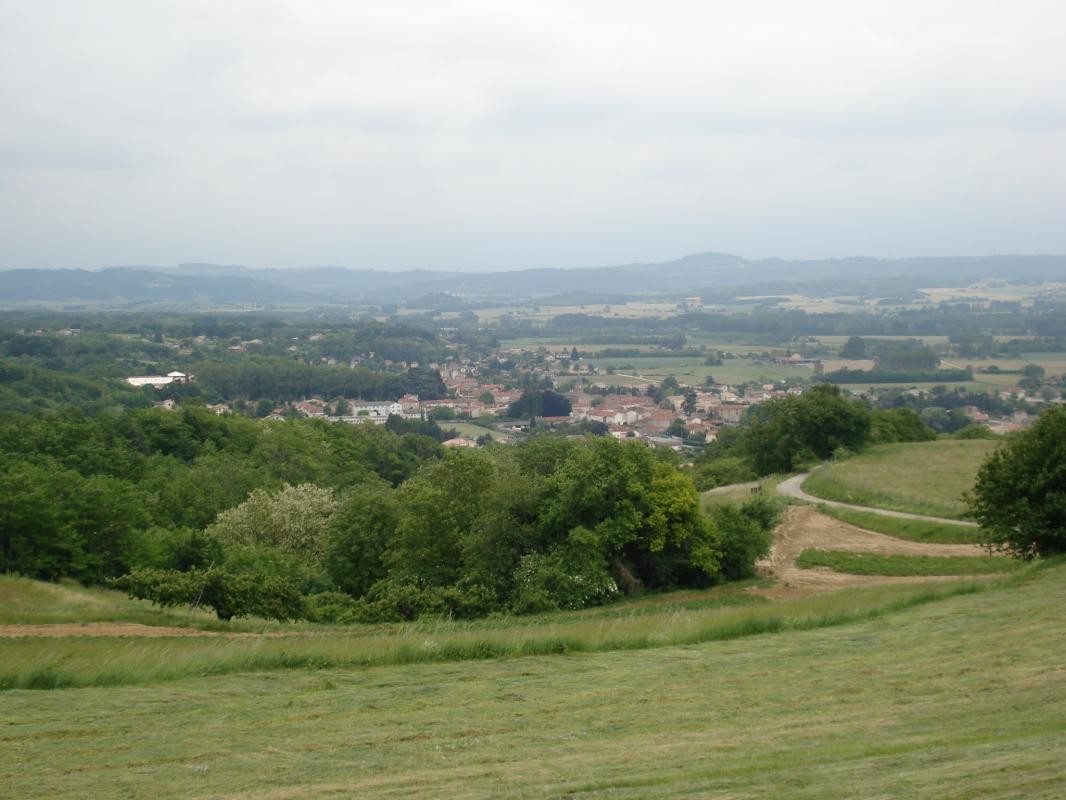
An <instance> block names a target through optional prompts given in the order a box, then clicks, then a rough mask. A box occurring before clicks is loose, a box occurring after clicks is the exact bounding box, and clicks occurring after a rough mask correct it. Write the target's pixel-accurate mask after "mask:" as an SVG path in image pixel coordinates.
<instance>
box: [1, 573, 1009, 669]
mask: <svg viewBox="0 0 1066 800" xmlns="http://www.w3.org/2000/svg"><path fill="white" fill-rule="evenodd" d="M1019 579H1020V578H1019V577H1018V576H1012V577H1008V578H998V579H990V580H985V581H984V582H980V581H972V582H953V583H949V584H931V585H924V586H920V587H918V586H888V587H868V588H862V589H851V590H846V591H842V592H836V593H832V594H826V595H818V596H813V597H808V598H804V599H798V600H789V601H780V602H775V603H759V604H756V605H746V606H740V607H736V606H724V607H716V608H705V609H695V610H688V609H673V610H668V611H665V612H659V613H645V612H643V611H641V610H639V609H638V611H637V613H634V614H629V615H618V616H593V617H591V618H582V617H577V618H574V619H569V620H558V621H553V620H552V619H551V618H550V617H545V618H542V620H541V623H540V624H537V625H527V624H517V625H516V624H512V623H511V621H509V620H500V621H497V622H496V627H488V625H487V624H486V623H484V622H483V623H480V624H476V625H471V624H467V623H462V622H452V621H440V622H436V623H432V624H430V623H416V624H412V625H409V626H395V627H392V628H389V629H385V630H380V631H376V632H375V631H374V630H373V629H369V630H368V629H357V630H355V631H351V632H347V631H343V630H334V631H331V632H329V633H328V634H322V635H307V634H303V635H301V634H295V635H289V636H269V635H261V636H257V635H242V636H219V637H185V638H164V639H137V638H126V639H119V638H77V637H71V638H66V639H45V638H32V637H26V638H19V639H8V640H6V641H5V642H4V643H3V644H2V647H3V651H4V658H3V660H2V663H0V689H2V690H10V689H60V688H68V687H80V686H117V685H127V684H144V683H154V682H158V681H167V680H174V679H177V678H183V677H188V676H198V675H220V674H225V673H233V672H251V671H264V670H282V669H321V668H326V667H369V666H376V665H391V664H414V663H422V662H443V661H468V660H481V659H494V658H510V657H519V656H533V655H550V654H566V653H593V652H600V651H611V650H636V649H644V648H656V647H664V646H673V645H688V644H697V643H700V642H710V641H721V640H728V639H736V638H739V637H744V636H754V635H759V634H765V633H773V632H777V631H785V630H807V629H811V628H819V627H825V626H830V625H838V624H842V623H845V622H853V621H858V620H865V619H871V618H874V617H878V616H881V615H884V614H887V613H891V612H894V611H898V610H900V609H903V608H910V607H912V606H915V605H921V604H924V603H928V602H932V601H935V600H939V599H942V598H946V597H951V596H955V595H959V594H965V593H970V592H976V591H983V590H987V589H989V588H992V587H1004V586H1008V585H1011V583H1012V582H1016V581H1018V580H1019Z"/></svg>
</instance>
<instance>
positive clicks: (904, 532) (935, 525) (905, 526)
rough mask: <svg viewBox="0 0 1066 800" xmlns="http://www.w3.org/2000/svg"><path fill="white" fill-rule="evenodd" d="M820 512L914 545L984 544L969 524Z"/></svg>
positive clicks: (828, 509)
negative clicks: (918, 543) (916, 543)
mask: <svg viewBox="0 0 1066 800" xmlns="http://www.w3.org/2000/svg"><path fill="white" fill-rule="evenodd" d="M818 510H819V511H820V512H821V513H823V514H825V515H826V516H829V517H833V518H834V519H838V520H840V521H841V522H846V523H848V524H849V525H854V526H855V527H857V528H862V529H864V530H868V531H874V532H875V533H883V534H885V535H887V536H894V537H896V538H897V539H907V540H909V541H912V542H925V543H927V544H981V543H982V542H983V539H982V533H981V530H980V529H979V528H973V527H970V526H968V525H956V524H954V523H951V522H928V521H926V520H921V519H901V518H900V517H889V516H886V515H884V514H878V513H876V512H873V511H855V510H853V509H850V508H834V507H833V506H825V505H823V506H819V507H818Z"/></svg>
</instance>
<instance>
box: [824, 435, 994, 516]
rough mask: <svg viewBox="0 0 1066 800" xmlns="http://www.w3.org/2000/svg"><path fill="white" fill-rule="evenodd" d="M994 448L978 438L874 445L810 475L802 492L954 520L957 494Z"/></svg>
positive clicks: (959, 504)
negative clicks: (859, 453)
mask: <svg viewBox="0 0 1066 800" xmlns="http://www.w3.org/2000/svg"><path fill="white" fill-rule="evenodd" d="M996 445H997V443H996V442H995V441H989V440H984V439H973V440H952V439H941V440H939V441H935V442H915V443H908V444H886V445H879V446H877V447H871V448H870V449H869V450H867V451H865V452H864V453H862V454H861V455H858V456H855V457H854V458H849V459H847V460H846V461H840V462H836V463H833V464H829V465H828V466H825V467H823V468H821V469H819V470H817V471H815V472H814V473H813V474H812V475H811V477H809V478H808V479H807V480H806V481H805V482H804V484H803V489H804V491H806V492H808V493H809V494H812V495H814V496H816V497H821V498H824V499H826V500H838V501H840V502H844V503H853V504H855V505H860V506H874V507H876V508H887V509H891V510H894V511H908V512H911V513H914V514H928V515H931V516H937V517H947V518H954V519H959V518H962V517H963V516H964V515H965V513H966V505H965V503H964V502H963V501H962V494H963V492H966V491H969V490H970V489H971V488H973V482H974V478H975V476H976V475H977V469H978V467H980V465H981V463H982V462H983V461H984V459H985V457H986V456H987V455H988V454H989V453H990V452H992V450H994V449H995V448H996Z"/></svg>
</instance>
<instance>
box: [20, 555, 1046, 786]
mask: <svg viewBox="0 0 1066 800" xmlns="http://www.w3.org/2000/svg"><path fill="white" fill-rule="evenodd" d="M999 581H1004V582H1002V583H1000V582H999ZM991 585H998V586H1008V585H1009V586H1010V587H1011V588H1009V589H1007V590H1004V591H985V592H980V593H979V594H973V593H970V594H962V595H956V596H953V597H948V598H947V599H944V600H943V601H942V602H934V603H925V604H923V605H915V604H914V603H912V604H911V606H910V607H909V608H907V609H905V610H903V611H901V612H900V613H895V614H881V615H874V616H872V617H870V618H867V619H860V620H859V621H856V622H854V623H849V624H841V625H832V626H828V627H820V628H818V629H813V630H811V629H808V630H803V631H783V632H781V633H778V634H776V635H773V636H755V637H749V638H745V639H740V640H733V641H716V642H713V643H705V644H696V645H689V646H679V647H659V648H654V649H640V650H630V651H613V652H602V653H593V654H585V655H571V656H570V657H566V658H559V657H531V658H515V659H502V660H483V661H467V662H462V663H424V664H410V665H403V666H399V667H397V666H380V667H368V668H361V669H324V670H320V671H315V672H311V671H308V670H302V669H294V670H289V671H276V672H264V673H259V674H241V675H229V676H221V677H210V678H191V679H187V680H182V681H180V682H176V683H170V684H155V685H150V686H140V687H138V686H127V687H118V688H87V689H75V690H70V691H61V692H39V691H38V692H32V691H14V692H8V693H5V694H3V695H0V713H2V715H3V717H2V718H3V720H4V724H3V726H2V728H0V779H2V780H3V782H4V783H3V785H4V787H5V793H6V794H9V795H10V796H12V797H19V798H34V797H59V796H62V797H113V796H127V797H141V796H151V797H153V798H156V800H167V799H168V798H172V797H189V796H197V797H222V796H225V797H253V796H255V797H260V796H269V797H275V798H304V797H307V798H310V797H316V798H317V797H368V798H369V797H385V796H387V797H433V798H439V797H465V798H478V797H515V798H542V797H581V798H599V797H611V798H648V799H651V800H654V799H656V798H679V797H680V798H683V797H693V798H695V797H699V798H727V797H728V798H738V797H743V798H754V797H773V798H782V799H783V800H797V799H802V800H814V799H815V798H817V799H818V800H823V799H824V800H838V799H840V798H854V797H869V798H889V797H937V798H973V797H1018V798H1021V797H1025V798H1027V799H1028V798H1059V797H1061V796H1062V786H1063V781H1064V777H1066V773H1064V769H1063V766H1062V758H1061V754H1062V752H1063V750H1064V748H1066V692H1063V690H1062V689H1063V681H1064V679H1066V668H1064V666H1063V665H1064V664H1066V619H1064V618H1063V615H1062V613H1061V609H1062V607H1063V605H1064V604H1066V569H1063V568H1062V567H1061V566H1059V567H1057V568H1053V569H1040V568H1036V569H1031V570H1025V572H1024V579H1017V578H1015V579H1010V580H1004V579H993V583H992V584H991ZM908 596H909V595H908ZM852 597H853V598H854V596H852ZM890 597H895V598H896V599H897V600H899V599H901V597H902V596H901V595H895V594H893V593H886V594H884V595H882V598H883V599H886V600H887V599H888V598H890Z"/></svg>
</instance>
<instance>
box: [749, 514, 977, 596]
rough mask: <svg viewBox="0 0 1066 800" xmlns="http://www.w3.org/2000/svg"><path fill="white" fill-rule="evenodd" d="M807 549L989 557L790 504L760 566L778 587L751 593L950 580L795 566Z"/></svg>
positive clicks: (973, 548)
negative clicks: (868, 527) (897, 535)
mask: <svg viewBox="0 0 1066 800" xmlns="http://www.w3.org/2000/svg"><path fill="white" fill-rule="evenodd" d="M808 548H813V549H817V550H850V551H853V552H856V553H876V554H879V555H904V556H984V555H988V551H987V550H986V549H985V548H983V547H981V546H979V545H975V544H925V543H922V542H911V541H907V540H906V539H896V538H895V537H892V536H886V535H884V534H883V533H874V532H872V531H866V530H863V529H862V528H856V527H855V526H854V525H848V524H847V523H845V522H840V521H839V520H835V519H833V518H832V517H827V516H826V515H825V514H821V513H819V512H818V510H817V509H815V508H812V507H811V506H789V507H788V508H787V509H785V511H784V513H783V514H782V515H781V522H780V524H779V525H778V526H777V528H776V530H775V531H774V543H773V546H772V547H771V548H770V555H769V556H768V557H767V558H765V559H763V560H762V561H760V562H759V563H758V565H757V566H758V568H759V572H760V574H761V575H763V576H765V577H768V578H773V579H774V580H775V581H777V585H775V586H773V587H771V588H769V589H753V590H752V591H754V592H757V593H758V594H761V595H764V596H766V597H771V598H775V599H776V598H783V597H801V596H804V595H810V594H817V593H819V592H829V591H833V590H834V589H843V588H845V587H848V586H873V585H875V584H885V583H925V582H929V581H944V580H951V578H945V577H924V576H922V577H905V578H890V577H884V576H876V575H848V574H845V573H841V572H833V571H832V570H830V569H827V568H821V567H820V568H816V569H800V568H799V567H797V566H796V559H797V558H799V554H800V553H802V552H803V551H804V550H806V549H808Z"/></svg>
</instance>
